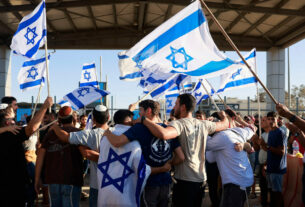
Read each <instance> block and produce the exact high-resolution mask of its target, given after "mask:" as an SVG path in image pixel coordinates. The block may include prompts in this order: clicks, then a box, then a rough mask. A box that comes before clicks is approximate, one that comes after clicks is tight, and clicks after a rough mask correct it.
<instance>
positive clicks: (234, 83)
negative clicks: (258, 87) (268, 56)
mask: <svg viewBox="0 0 305 207" xmlns="http://www.w3.org/2000/svg"><path fill="white" fill-rule="evenodd" d="M244 57H245V59H246V61H247V63H248V64H249V65H250V67H251V68H252V70H253V71H255V73H256V50H255V49H253V50H251V51H250V52H249V53H248V54H247V55H245V56H244ZM256 83H257V80H256V78H255V77H254V76H253V74H252V73H251V72H250V70H249V69H248V68H247V66H246V65H244V64H240V67H239V68H237V69H235V70H232V72H230V73H227V74H224V75H221V76H220V87H219V89H218V90H217V93H221V92H224V91H226V90H232V89H238V88H243V87H249V86H253V85H255V84H256Z"/></svg>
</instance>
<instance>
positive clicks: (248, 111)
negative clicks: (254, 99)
mask: <svg viewBox="0 0 305 207" xmlns="http://www.w3.org/2000/svg"><path fill="white" fill-rule="evenodd" d="M249 115H250V97H249V96H248V116H249Z"/></svg>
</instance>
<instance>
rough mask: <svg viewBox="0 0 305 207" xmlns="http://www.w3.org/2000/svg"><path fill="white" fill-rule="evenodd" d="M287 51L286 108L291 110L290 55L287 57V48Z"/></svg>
mask: <svg viewBox="0 0 305 207" xmlns="http://www.w3.org/2000/svg"><path fill="white" fill-rule="evenodd" d="M287 50H288V55H287V56H288V67H287V70H288V108H289V109H290V108H291V94H290V55H289V47H288V48H287Z"/></svg>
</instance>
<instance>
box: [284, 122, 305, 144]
mask: <svg viewBox="0 0 305 207" xmlns="http://www.w3.org/2000/svg"><path fill="white" fill-rule="evenodd" d="M286 127H287V128H288V129H289V130H290V131H291V133H294V134H295V133H298V134H299V135H298V136H297V139H298V141H299V142H300V144H301V145H302V147H304V148H305V135H304V132H302V131H301V130H300V129H299V128H298V127H297V126H296V125H294V124H292V123H287V124H286Z"/></svg>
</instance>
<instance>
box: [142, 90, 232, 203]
mask: <svg viewBox="0 0 305 207" xmlns="http://www.w3.org/2000/svg"><path fill="white" fill-rule="evenodd" d="M195 106H196V101H195V98H194V97H193V96H192V95H190V94H181V95H179V96H178V98H177V100H176V104H175V107H174V110H175V117H177V118H178V120H175V121H172V122H171V123H170V125H169V126H167V127H166V128H164V127H162V126H160V125H158V124H156V123H154V122H153V121H151V120H150V119H147V118H146V117H145V116H142V117H141V122H142V123H143V124H144V125H145V126H146V127H147V128H148V129H149V131H150V132H151V133H152V134H153V135H154V136H155V137H158V138H160V139H163V140H169V139H174V138H176V137H178V140H179V142H180V144H181V147H182V150H183V152H184V155H185V160H184V162H182V163H180V164H179V165H177V166H175V176H174V177H175V179H176V181H177V183H175V184H174V189H173V204H174V206H201V202H202V195H203V192H204V191H203V190H204V188H203V187H204V185H205V183H204V182H205V181H206V172H205V147H206V139H207V136H208V134H212V133H214V132H217V131H221V130H224V129H226V128H227V127H228V126H229V123H228V119H227V118H226V116H225V114H224V112H221V113H220V116H221V121H220V122H217V123H213V122H210V121H201V120H198V119H196V118H193V116H192V112H193V110H194V109H195ZM143 151H144V150H143Z"/></svg>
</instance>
